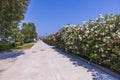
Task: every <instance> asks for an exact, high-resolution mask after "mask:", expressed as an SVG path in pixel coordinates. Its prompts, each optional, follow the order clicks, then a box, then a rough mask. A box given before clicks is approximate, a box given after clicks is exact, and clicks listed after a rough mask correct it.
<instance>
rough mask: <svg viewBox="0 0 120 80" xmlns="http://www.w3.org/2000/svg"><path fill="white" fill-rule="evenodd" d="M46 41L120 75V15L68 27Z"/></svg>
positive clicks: (101, 17)
mask: <svg viewBox="0 0 120 80" xmlns="http://www.w3.org/2000/svg"><path fill="white" fill-rule="evenodd" d="M43 41H45V42H46V43H48V44H50V45H55V46H57V47H59V48H61V49H64V50H65V51H68V52H71V53H73V54H77V55H79V56H81V57H83V58H86V59H88V60H90V61H92V62H94V63H97V64H99V65H103V66H105V67H108V68H110V69H112V70H113V71H116V72H118V73H120V15H113V14H106V15H100V16H99V17H98V18H97V19H96V20H89V21H84V25H83V26H80V25H67V26H65V27H63V28H62V29H61V30H60V31H59V32H57V33H55V34H52V35H48V36H46V37H44V39H43Z"/></svg>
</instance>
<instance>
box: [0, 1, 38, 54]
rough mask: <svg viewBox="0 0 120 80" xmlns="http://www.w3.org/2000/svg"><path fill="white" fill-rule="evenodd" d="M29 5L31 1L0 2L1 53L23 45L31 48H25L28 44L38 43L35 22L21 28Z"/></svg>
mask: <svg viewBox="0 0 120 80" xmlns="http://www.w3.org/2000/svg"><path fill="white" fill-rule="evenodd" d="M29 3H30V0H12V1H11V0H0V5H1V7H0V52H3V51H9V50H11V49H14V48H18V47H19V46H22V45H23V46H24V48H26V47H27V46H30V45H27V46H25V45H26V43H30V42H34V41H36V38H37V32H36V26H35V24H34V23H33V22H28V23H23V24H22V26H19V23H20V21H21V20H23V19H24V13H25V12H26V11H27V7H28V4H29ZM20 27H21V28H20ZM21 48H22V47H21Z"/></svg>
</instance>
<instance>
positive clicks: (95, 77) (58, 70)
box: [0, 41, 119, 80]
mask: <svg viewBox="0 0 120 80" xmlns="http://www.w3.org/2000/svg"><path fill="white" fill-rule="evenodd" d="M9 55H10V56H9ZM0 80H119V79H117V78H115V77H113V76H111V75H108V74H107V73H105V72H103V71H101V70H100V69H97V68H95V67H93V66H91V65H90V64H88V63H86V62H84V61H81V60H79V59H77V58H76V57H73V56H71V55H69V54H67V53H65V52H62V51H61V50H59V49H56V48H55V47H53V46H49V45H47V44H45V43H43V42H42V41H38V42H37V43H36V44H35V45H34V46H33V47H32V48H31V49H30V50H26V51H24V52H16V53H6V54H0Z"/></svg>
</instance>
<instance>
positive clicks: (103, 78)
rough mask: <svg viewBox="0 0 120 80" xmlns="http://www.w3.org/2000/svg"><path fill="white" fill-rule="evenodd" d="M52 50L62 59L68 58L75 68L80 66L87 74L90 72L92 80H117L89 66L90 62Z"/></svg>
mask: <svg viewBox="0 0 120 80" xmlns="http://www.w3.org/2000/svg"><path fill="white" fill-rule="evenodd" d="M52 48H53V49H54V50H55V51H57V52H58V54H61V55H63V58H68V59H69V60H70V61H71V62H72V64H73V65H74V66H75V67H79V66H81V67H83V68H85V69H87V72H90V73H91V74H92V76H93V80H118V79H117V78H115V77H112V76H111V75H109V74H108V73H106V72H104V71H102V70H101V69H99V68H97V67H95V66H94V65H91V62H89V61H87V60H84V59H83V58H81V57H79V56H77V55H74V54H72V53H68V52H66V51H64V50H61V49H59V48H57V47H54V46H53V47H52Z"/></svg>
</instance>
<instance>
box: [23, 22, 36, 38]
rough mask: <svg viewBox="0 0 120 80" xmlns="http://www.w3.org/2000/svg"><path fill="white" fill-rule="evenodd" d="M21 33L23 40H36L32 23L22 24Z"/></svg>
mask: <svg viewBox="0 0 120 80" xmlns="http://www.w3.org/2000/svg"><path fill="white" fill-rule="evenodd" d="M21 32H22V34H23V35H24V38H25V39H34V38H37V32H36V27H35V25H34V23H32V22H29V23H23V25H22V30H21Z"/></svg>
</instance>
